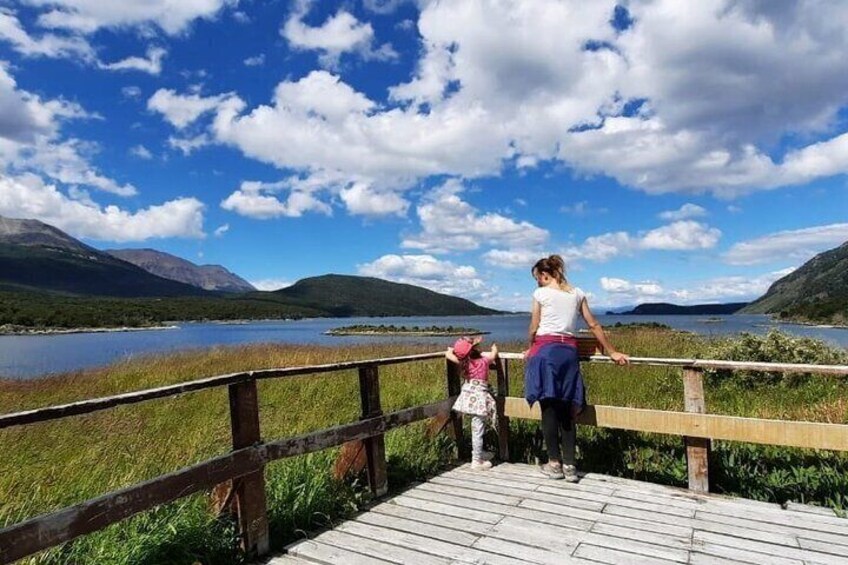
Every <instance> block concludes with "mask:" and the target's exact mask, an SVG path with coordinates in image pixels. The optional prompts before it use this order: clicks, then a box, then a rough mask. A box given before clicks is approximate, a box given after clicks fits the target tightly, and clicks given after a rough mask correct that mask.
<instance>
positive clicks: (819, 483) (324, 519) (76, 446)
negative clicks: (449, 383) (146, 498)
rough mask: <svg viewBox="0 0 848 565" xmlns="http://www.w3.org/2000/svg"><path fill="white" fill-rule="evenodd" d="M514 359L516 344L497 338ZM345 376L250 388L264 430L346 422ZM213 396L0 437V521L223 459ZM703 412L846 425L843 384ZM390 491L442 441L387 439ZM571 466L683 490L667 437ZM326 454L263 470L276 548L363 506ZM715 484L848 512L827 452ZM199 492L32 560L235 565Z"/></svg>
mask: <svg viewBox="0 0 848 565" xmlns="http://www.w3.org/2000/svg"><path fill="white" fill-rule="evenodd" d="M612 339H613V341H614V343H616V344H617V345H618V346H619V348H621V349H622V350H624V351H627V352H628V353H631V354H634V355H650V356H663V357H685V356H701V357H703V356H704V354H705V353H706V352H707V351H708V347H709V346H710V344H708V343H707V342H705V341H704V340H703V339H701V338H697V337H695V336H692V335H689V334H683V333H678V332H671V331H666V330H659V329H658V330H650V329H620V330H614V331H613V332H612ZM501 345H502V350H507V351H509V350H511V351H517V350H520V349H521V344H501ZM431 350H432V346H410V345H373V346H357V347H345V348H320V347H315V346H309V347H297V346H275V345H258V346H250V347H239V348H216V349H211V350H203V351H196V352H186V353H182V354H178V355H172V356H168V357H150V358H145V359H135V360H132V361H127V362H125V363H119V364H116V365H113V366H110V367H107V368H103V369H99V370H94V371H86V372H79V373H72V374H68V375H64V376H60V377H55V378H50V379H45V380H39V381H17V382H15V381H6V382H0V413H8V412H13V411H18V410H23V409H27V408H34V407H38V406H45V405H50V404H56V403H60V402H68V401H72V400H77V399H82V398H90V397H95V396H102V395H107V394H113V393H117V392H123V391H129V390H137V389H142V388H149V387H152V386H158V385H163V384H169V383H175V382H180V381H185V380H189V379H194V378H199V377H202V376H210V375H215V374H223V373H228V372H234V371H240V370H246V369H260V368H269V367H283V366H294V365H306V364H313V363H326V362H331V361H336V360H339V361H340V360H349V359H365V358H374V357H386V356H391V355H400V354H407V353H417V352H423V351H431ZM511 371H512V374H513V375H514V378H513V381H512V383H513V384H512V390H511V394H512V395H515V396H520V395H521V387H522V383H521V364H520V363H518V362H513V364H512V366H511ZM584 373H585V375H586V380H587V384H588V388H589V394H590V401H591V402H593V403H597V404H610V405H620V406H633V407H644V408H659V409H676V410H679V409H682V406H683V390H682V384H681V380H680V373H679V370H678V369H667V368H656V367H654V368H651V367H631V368H626V369H620V368H616V367H612V366H608V365H586V366H585V367H584ZM380 375H381V385H382V389H381V391H382V400H383V408H384V410H385V411H392V410H397V409H400V408H403V407H407V406H413V405H416V404H421V403H425V402H430V401H434V400H438V399H440V398H443V397H444V395H445V389H446V385H445V379H444V362H443V361H441V360H437V361H428V362H417V363H413V364H405V365H395V366H390V367H384V368H382V369H381V373H380ZM357 383H358V380H357V376H356V374H355V372H353V371H349V372H343V373H336V374H330V375H321V376H306V377H297V378H289V379H281V380H276V381H269V382H262V383H260V385H259V387H260V403H261V404H260V409H261V424H262V433H263V436H264V437H266V438H269V439H272V438H280V437H285V436H291V435H295V434H298V433H303V432H307V431H311V430H318V429H321V428H326V427H328V426H331V425H333V424H339V423H344V422H349V421H353V420H355V419H357V417H358V415H359V393H358V384H357ZM226 394H227V393H226V390H224V389H221V390H212V391H204V392H199V393H193V394H188V395H184V396H182V397H178V398H171V399H162V400H155V401H151V402H147V403H143V404H140V405H135V406H127V407H120V408H116V409H112V410H108V411H104V412H101V413H97V414H92V415H88V416H80V417H71V418H67V419H64V420H61V421H59V422H52V423H43V424H36V425H32V426H26V427H22V428H12V429H9V430H4V431H0V450H2V452H3V454H4V457H3V458H0V525H8V524H12V523H15V522H18V521H21V520H24V519H26V518H29V517H32V516H35V515H38V514H40V513H43V512H47V511H50V510H54V509H57V508H61V507H64V506H67V505H69V504H73V503H77V502H80V501H83V500H86V499H88V498H91V497H94V496H97V495H99V494H102V493H104V492H108V491H111V490H114V489H117V488H121V487H124V486H127V485H131V484H134V483H137V482H139V481H142V480H145V479H149V478H152V477H155V476H157V475H160V474H163V473H167V472H169V471H173V470H176V469H179V468H181V467H184V466H186V465H189V464H191V463H195V462H198V461H201V460H203V459H206V458H208V457H211V456H214V455H218V454H223V453H226V452H227V451H228V449H229V441H230V432H229V416H228V408H227V406H228V404H227V396H226ZM707 407H708V410H709V411H710V412H712V413H720V414H733V415H745V416H759V417H767V418H785V419H802V420H812V421H822V422H834V423H848V384H846V382H845V381H844V380H842V379H838V378H833V377H814V378H810V379H807V380H802V381H801V382H800V383H795V384H793V385H792V386H789V385H786V384H779V383H778V384H769V385H763V386H753V387H752V386H751V384H750V381H746V382H745V383H744V384H741V383H735V382H734V381H733V380H727V379H725V380H718V379H715V380H708V382H707ZM537 427H538V426H537V424H536V423H535V422H518V421H516V422H513V428H512V432H513V434H512V438H513V453H514V456H515V457H516V458H521V459H524V460H533V457H534V452H533V447H532V446H533V442H534V438H535V436H536V430H537ZM386 441H387V454H388V459H389V478H390V486H391V487H392V488H394V489H397V488H400V487H402V486H403V485H404V484H408V483H409V482H411V481H414V480H417V479H421V478H424V477H426V476H428V475H430V474H433V473H435V472H437V471H438V469H439V468H441V467H443V466H444V465H445V464H447V463H448V462H449V460H450V456H451V452H452V445H451V441H450V440H449V439H447V438H446V437H445V436H444V435H443V434H442V435H438V436H435V437H430V435H429V434H427V433H426V425H425V424H420V425H414V426H409V427H407V428H403V429H399V430H395V431H393V432H391V433H389V434H388V435H387V440H386ZM579 445H580V457H581V460H580V466H581V467H582V468H583V469H585V470H593V471H599V472H605V473H611V474H618V475H622V476H628V477H635V478H639V479H644V480H651V481H655V482H662V483H666V484H677V485H683V484H685V474H686V468H685V460H684V457H683V449H682V443H681V440H680V438H676V437H667V436H651V435H644V434H634V433H628V432H620V431H614V430H596V429H591V428H588V427H581V429H580V440H579ZM337 454H338V450H328V451H325V452H321V453H318V454H314V455H310V456H304V457H298V458H294V459H291V460H286V461H282V462H277V463H274V464H272V465H270V466H269V467H268V469H267V473H266V477H267V490H268V504H269V512H270V520H271V528H272V540H273V545H274V547H275V548H280V547H282V546H283V545H285V544H286V543H287V542H289V541H291V540H292V539H294V538H296V537H298V536H299V535H302V532H303V531H304V530H307V529H312V528H315V527H319V526H321V525H324V524H328V523H332V522H333V521H335V520H338V519H340V518H341V517H343V516H345V515H346V514H348V513H350V512H351V511H353V510H355V508H356V507H357V506H358V505H359V504H361V503H362V501H363V499H364V497H365V494H364V489H363V488H362V477H361V476H354V477H350V478H349V479H348V480H346V481H338V480H336V479H334V478H333V473H332V470H333V467H334V463H335V460H336V457H337ZM713 459H714V462H715V468H714V469H713V470H712V476H713V479H714V485H715V488H716V490H718V491H720V492H728V493H733V494H738V495H742V496H747V497H751V498H757V499H761V500H777V501H784V500H790V499H791V500H798V501H803V502H813V503H818V504H823V505H830V506H832V507H835V508H845V507H846V506H848V499H846V495H845V493H848V457H846V456H844V455H837V454H833V453H829V452H817V453H813V452H805V451H801V450H792V449H782V448H771V447H762V446H750V445H744V444H730V443H719V442H717V444H716V445H715V448H714V458H713ZM209 506H210V502H209V498H208V496H200V495H198V496H192V497H188V498H186V499H183V500H181V501H179V502H176V503H173V504H169V505H165V506H163V507H161V508H159V509H157V510H155V511H151V512H148V513H145V514H143V515H140V516H138V517H136V518H133V519H130V520H127V521H125V522H123V523H121V524H117V525H115V526H112V527H110V528H107V529H106V530H104V531H102V532H99V533H96V534H93V535H90V536H87V537H85V538H82V539H80V540H78V541H77V542H74V543H71V544H67V545H66V546H64V547H62V548H57V549H54V550H52V551H49V552H46V553H44V554H42V555H40V556H38V557H36V558H33V559H31V560H30V562H32V563H51V564H52V563H104V564H105V563H109V564H112V563H117V564H127V565H130V564H133V565H135V564H139V565H140V564H156V563H163V564H164V563H173V564H186V565H190V564H193V563H196V562H199V563H203V564H218V563H220V564H224V563H237V562H239V560H240V559H241V556H240V555H239V553H238V551H237V550H236V549H235V533H234V530H233V526H232V524H231V522H230V521H228V520H226V519H219V518H215V517H214V516H213V515H212V514H211V513H210V512H209Z"/></svg>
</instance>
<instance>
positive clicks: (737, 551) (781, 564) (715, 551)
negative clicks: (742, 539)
mask: <svg viewBox="0 0 848 565" xmlns="http://www.w3.org/2000/svg"><path fill="white" fill-rule="evenodd" d="M692 549H693V551H692V554H691V555H692V556H695V555H698V554H700V555H704V556H710V557H718V558H723V559H726V560H730V561H731V562H732V563H751V564H752V565H766V564H768V565H804V562H803V561H801V560H799V559H790V558H787V557H781V556H778V555H765V554H763V553H758V552H756V551H750V550H748V549H745V548H743V547H741V546H738V545H737V546H730V545H721V544H716V543H712V542H705V541H703V540H698V541H693V543H692ZM693 562H694V561H693Z"/></svg>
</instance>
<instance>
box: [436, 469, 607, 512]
mask: <svg viewBox="0 0 848 565" xmlns="http://www.w3.org/2000/svg"><path fill="white" fill-rule="evenodd" d="M429 482H430V483H433V484H438V485H445V486H452V487H456V488H460V489H463V490H467V491H476V492H479V493H480V495H481V496H483V497H484V498H483V499H484V500H488V499H490V498H491V496H486V495H491V494H492V493H494V494H498V495H505V496H508V497H514V498H517V499H519V500H521V499H525V498H532V499H536V500H544V501H550V502H557V503H560V504H563V505H566V506H573V507H576V508H583V509H585V510H591V511H595V512H600V511H601V509H603V507H604V504H605V502H604V501H603V500H598V499H597V495H596V499H595V500H590V499H589V498H586V497H574V496H571V493H570V492H569V491H561V490H557V491H556V492H555V495H554V496H552V495H551V494H548V492H544V491H541V492H540V491H539V490H537V489H540V488H542V487H541V486H538V487H537V486H536V485H533V486H534V488H533V489H525V490H519V489H516V488H512V487H503V486H500V485H496V484H488V485H487V484H486V483H483V482H476V481H466V480H458V479H455V478H453V477H441V476H438V477H433V478H432V479H430V481H429Z"/></svg>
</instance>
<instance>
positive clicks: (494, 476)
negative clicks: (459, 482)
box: [440, 463, 615, 496]
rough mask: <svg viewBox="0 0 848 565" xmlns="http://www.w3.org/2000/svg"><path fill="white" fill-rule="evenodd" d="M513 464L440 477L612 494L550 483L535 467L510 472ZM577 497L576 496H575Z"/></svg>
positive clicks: (606, 489) (585, 485) (595, 488)
mask: <svg viewBox="0 0 848 565" xmlns="http://www.w3.org/2000/svg"><path fill="white" fill-rule="evenodd" d="M513 466H515V464H514V463H510V464H509V465H496V466H494V467H492V469H490V470H489V471H487V472H486V473H485V474H481V473H478V472H476V471H471V470H470V469H469V468H468V467H467V466H462V467H459V468H457V469H453V470H451V471H448V472H446V473H443V474H442V475H440V476H443V477H462V479H463V480H475V478H476V479H477V480H481V481H486V480H492V481H497V482H498V483H504V486H510V485H512V486H516V485H518V486H526V485H533V486H534V487H535V486H538V485H547V486H555V487H559V488H561V489H563V490H566V491H569V492H571V491H574V492H575V493H581V494H586V495H590V494H606V495H609V494H612V493H613V492H614V490H615V489H614V488H613V487H607V486H601V485H595V484H591V483H586V482H584V481H581V482H579V483H569V482H566V481H552V480H550V479H549V478H547V477H546V476H544V475H542V473H541V472H540V471H539V469H538V468H537V467H535V466H530V465H527V466H521V469H520V470H518V471H513V470H510V469H511V468H512V467H513ZM575 496H577V494H575Z"/></svg>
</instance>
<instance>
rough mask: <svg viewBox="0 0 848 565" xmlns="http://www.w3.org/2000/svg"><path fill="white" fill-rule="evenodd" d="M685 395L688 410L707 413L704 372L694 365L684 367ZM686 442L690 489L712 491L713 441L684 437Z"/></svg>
mask: <svg viewBox="0 0 848 565" xmlns="http://www.w3.org/2000/svg"><path fill="white" fill-rule="evenodd" d="M683 397H684V409H685V410H686V412H692V413H695V414H704V413H706V409H707V407H706V402H705V400H704V372H703V370H701V369H697V368H694V367H686V368H684V369H683ZM683 441H684V443H685V444H686V466H687V468H688V469H689V490H692V491H695V492H709V491H710V472H709V468H710V450H711V448H712V442H711V440H710V439H708V438H701V437H688V436H687V437H684V438H683Z"/></svg>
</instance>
